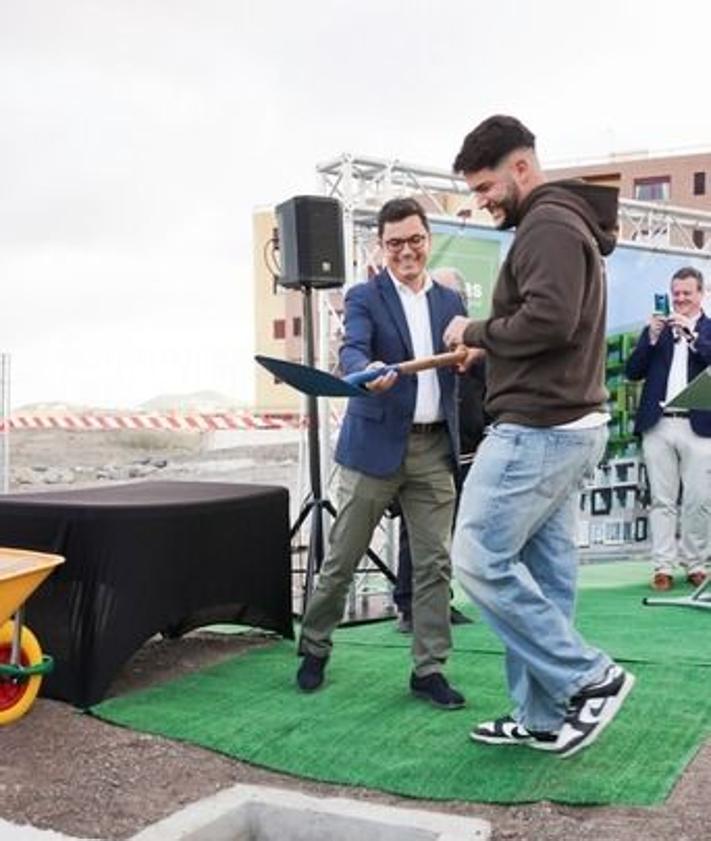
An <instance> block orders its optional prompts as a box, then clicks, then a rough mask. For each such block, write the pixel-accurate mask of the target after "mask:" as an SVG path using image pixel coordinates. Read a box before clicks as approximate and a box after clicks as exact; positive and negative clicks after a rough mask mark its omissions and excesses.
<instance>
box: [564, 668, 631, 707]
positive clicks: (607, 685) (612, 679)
mask: <svg viewBox="0 0 711 841" xmlns="http://www.w3.org/2000/svg"><path fill="white" fill-rule="evenodd" d="M624 680H625V670H624V669H622V668H620V666H618V665H617V663H610V665H609V666H608V667H607V668H606V669H605V673H604V674H603V676H602V677H601V678H600V680H596V681H594V682H593V683H587V684H586V685H585V686H583V688H582V689H580V690H579V691H578V692H577V693H576V694H575V695H574V696H573V697H572V698H571V699H570V703H571V704H578V703H580V702H581V701H587V699H588V698H607V696H608V695H616V694H617V693H618V692H619V691H620V687H621V686H622V684H623V683H624Z"/></svg>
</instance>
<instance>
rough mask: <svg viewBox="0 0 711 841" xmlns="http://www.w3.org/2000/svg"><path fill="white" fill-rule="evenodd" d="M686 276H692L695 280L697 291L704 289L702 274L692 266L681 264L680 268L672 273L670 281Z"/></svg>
mask: <svg viewBox="0 0 711 841" xmlns="http://www.w3.org/2000/svg"><path fill="white" fill-rule="evenodd" d="M687 277H693V278H694V280H695V281H696V287H697V289H698V290H699V292H703V291H704V276H703V275H702V274H701V272H700V271H699V270H698V269H695V268H694V267H693V266H682V267H681V268H680V269H677V270H676V271H675V272H674V274H673V275H672V279H671V282H672V283H674V281H675V280H684V279H685V278H687Z"/></svg>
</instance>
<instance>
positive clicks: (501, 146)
mask: <svg viewBox="0 0 711 841" xmlns="http://www.w3.org/2000/svg"><path fill="white" fill-rule="evenodd" d="M454 169H455V171H456V172H460V173H462V174H463V175H464V178H465V179H466V181H467V184H468V185H469V187H470V189H471V190H472V191H473V193H474V195H475V196H476V201H477V203H478V205H479V207H481V208H485V209H486V210H488V211H489V213H490V214H491V215H492V217H493V219H494V222H495V224H497V226H498V227H499V228H510V227H513V226H515V227H516V235H515V237H514V240H513V242H512V244H511V247H510V249H509V252H508V254H507V256H506V259H505V260H504V263H503V265H502V267H501V270H500V272H499V277H498V279H497V281H496V286H495V289H494V294H493V299H492V311H491V316H490V317H489V318H487V319H484V320H469V319H465V318H460V317H458V318H455V319H453V321H452V323H451V324H450V325H449V326H448V327H447V330H446V331H445V343H446V344H448V345H459V344H460V343H462V341H463V342H464V344H466V345H471V346H474V347H479V348H483V349H484V350H485V351H486V368H487V374H486V410H487V412H488V413H489V414H490V415H491V416H492V418H493V423H492V425H491V426H490V428H489V432H488V434H487V435H486V437H485V438H484V440H483V441H482V442H481V445H480V446H479V449H478V450H477V454H476V458H475V459H474V463H473V464H472V467H471V470H470V471H469V475H468V476H467V480H466V482H465V483H464V488H463V490H462V495H461V499H460V503H459V513H458V514H457V525H456V530H455V534H454V543H453V546H452V560H453V564H454V569H455V573H456V576H457V579H458V581H459V583H460V584H461V586H462V588H463V589H464V591H465V592H466V593H467V595H469V596H470V597H471V599H472V600H473V601H474V602H475V603H476V604H478V605H479V608H480V610H481V613H482V616H483V618H484V619H485V621H486V622H487V623H488V624H489V625H490V626H491V628H492V630H493V631H494V632H495V633H496V634H497V635H498V636H499V638H500V639H501V641H502V643H503V644H504V647H505V652H506V654H505V672H506V680H507V683H508V690H509V695H510V696H511V699H512V702H513V706H512V709H511V711H510V712H508V713H506V714H504V715H502V716H500V717H499V718H497V719H495V720H493V721H484V722H481V723H479V724H477V725H475V727H474V728H473V730H472V731H471V733H470V736H471V738H472V739H473V740H474V741H477V742H484V743H486V744H493V745H524V746H526V747H530V748H535V749H537V750H544V751H551V752H553V753H555V754H557V755H558V756H560V757H568V756H573V755H574V754H575V753H577V752H578V751H580V750H582V749H583V748H585V747H587V746H588V745H590V744H592V743H593V742H594V741H595V739H597V737H598V736H599V735H600V733H601V732H602V730H603V729H604V728H605V727H606V726H607V725H608V724H609V723H610V722H611V721H612V720H613V718H614V717H615V715H616V714H617V713H618V711H619V710H620V709H621V706H622V704H623V702H624V700H625V698H626V697H627V695H628V693H629V691H630V689H631V688H632V686H633V684H634V676H633V675H631V674H630V673H629V672H627V671H626V670H625V669H623V668H622V667H621V666H619V665H618V664H616V663H615V662H613V660H612V659H611V658H610V657H609V655H608V654H606V653H605V652H604V651H601V650H600V649H598V648H595V647H593V646H591V645H589V644H588V643H587V642H586V641H585V640H584V639H583V638H582V637H581V635H580V634H579V632H578V631H577V630H576V629H575V625H574V612H575V595H576V580H577V568H578V559H577V549H576V545H575V540H574V536H573V535H574V523H575V509H576V504H577V496H578V489H579V486H580V482H581V479H582V477H583V476H584V475H585V474H586V473H591V472H592V471H593V470H594V468H595V466H596V465H597V464H598V462H599V461H600V459H601V458H602V456H603V454H604V452H605V445H606V442H607V422H608V420H609V416H608V415H607V413H606V411H605V400H606V397H607V394H606V391H605V387H604V374H605V357H606V339H605V309H606V307H605V304H606V284H605V268H604V264H603V261H602V255H605V254H609V253H610V252H611V251H612V250H613V248H614V247H615V229H616V223H617V191H616V190H615V189H614V188H610V187H603V186H599V185H593V184H586V183H584V182H579V181H557V182H556V181H554V182H550V183H548V182H547V181H546V178H545V175H544V173H543V171H542V170H541V167H540V164H539V162H538V158H537V156H536V152H535V142H534V136H533V134H532V133H531V132H530V131H529V130H528V129H527V128H526V126H524V125H523V124H522V123H521V122H520V121H519V120H517V119H515V118H514V117H507V116H494V117H490V118H489V119H488V120H485V121H484V122H483V123H481V124H480V125H479V126H477V128H475V129H474V130H473V131H472V132H471V133H470V134H468V135H467V137H466V138H465V140H464V143H463V145H462V148H461V150H460V152H459V154H458V155H457V157H456V160H455V163H454Z"/></svg>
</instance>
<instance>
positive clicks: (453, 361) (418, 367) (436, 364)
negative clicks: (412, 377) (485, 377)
mask: <svg viewBox="0 0 711 841" xmlns="http://www.w3.org/2000/svg"><path fill="white" fill-rule="evenodd" d="M466 357H467V349H466V348H465V347H460V348H458V349H457V350H453V351H450V352H449V353H436V354H435V355H434V356H421V357H420V358H419V359H408V360H407V362H399V363H398V366H397V368H398V370H399V371H400V373H401V374H416V373H417V372H418V371H427V370H429V369H430V368H445V367H446V366H447V365H459V363H460V362H464V360H465V359H466Z"/></svg>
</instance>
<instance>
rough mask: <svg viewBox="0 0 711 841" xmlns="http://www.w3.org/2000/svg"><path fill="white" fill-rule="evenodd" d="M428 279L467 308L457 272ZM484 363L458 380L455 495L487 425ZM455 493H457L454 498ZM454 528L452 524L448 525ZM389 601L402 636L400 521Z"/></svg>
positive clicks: (459, 619)
mask: <svg viewBox="0 0 711 841" xmlns="http://www.w3.org/2000/svg"><path fill="white" fill-rule="evenodd" d="M431 275H432V279H433V280H436V281H437V283H440V284H442V286H446V287H447V288H448V289H453V290H454V291H455V292H456V293H457V294H458V295H459V296H460V297H461V299H462V303H463V304H464V308H465V309H466V308H467V303H468V296H467V288H466V282H465V280H464V277H463V276H462V274H461V272H460V271H459V270H458V269H455V268H450V267H446V266H442V267H438V268H436V269H433V270H432V272H431ZM485 366H486V362H485V360H484V359H483V358H482V359H481V360H479V361H478V362H476V363H474V364H473V365H471V367H470V368H469V369H468V371H467V372H466V373H465V374H464V376H462V377H460V379H459V445H460V451H459V475H458V477H457V482H456V484H457V491H459V489H461V487H462V485H463V484H464V480H465V479H466V478H467V473H468V472H469V468H470V467H471V464H472V461H473V460H474V454H475V453H476V449H477V447H478V446H479V443H480V441H481V439H482V438H483V437H484V429H485V427H486V425H487V423H488V420H487V417H486V413H485V412H484V390H485V379H486V370H485ZM458 496H459V493H458V492H457V497H458ZM452 525H454V524H452ZM393 601H394V602H395V605H396V607H397V610H398V618H397V625H396V627H397V630H398V631H400V633H402V634H411V633H412V556H411V554H410V540H409V538H408V535H407V523H406V522H405V518H404V517H402V516H401V517H400V535H399V540H398V565H397V583H396V584H395V588H394V590H393ZM449 620H450V622H451V623H452V625H466V624H469V623H470V622H471V621H472V620H471V619H470V618H469V617H468V616H466V615H465V614H464V613H462V612H461V611H460V610H457V608H456V607H454V605H452V606H451V607H450V611H449Z"/></svg>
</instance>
